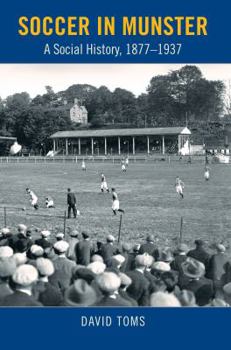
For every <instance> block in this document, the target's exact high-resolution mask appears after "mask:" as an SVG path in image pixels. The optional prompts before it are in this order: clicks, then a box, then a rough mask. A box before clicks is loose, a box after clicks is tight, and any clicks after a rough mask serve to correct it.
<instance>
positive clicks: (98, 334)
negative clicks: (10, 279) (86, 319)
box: [0, 0, 231, 350]
mask: <svg viewBox="0 0 231 350" xmlns="http://www.w3.org/2000/svg"><path fill="white" fill-rule="evenodd" d="M21 15H28V16H32V15H38V16H45V15H52V16H56V15H63V16H68V15H86V16H88V17H96V16H97V15H102V16H103V15H107V16H110V15H114V16H116V17H120V16H131V15H133V16H135V15H137V16H138V15H143V16H144V15H149V16H150V15H154V16H157V15H159V16H161V15H162V16H166V15H171V16H174V15H194V16H197V15H201V16H207V17H208V19H209V27H208V31H209V35H208V36H207V37H198V38H196V37H188V38H185V37H181V38H177V39H176V41H177V42H178V41H179V39H181V41H182V42H184V43H185V48H186V49H184V51H183V53H182V55H181V56H174V57H173V56H153V57H152V60H151V59H150V57H149V58H147V57H146V60H145V57H144V56H142V57H131V56H130V57H126V59H127V60H126V61H125V59H124V58H123V62H128V63H136V62H139V63H145V62H150V63H155V62H159V63H175V62H179V63H231V45H230V44H231V43H230V33H231V31H230V27H229V26H230V4H228V2H227V1H224V0H220V1H219V2H218V1H215V2H212V1H208V0H204V1H202V0H200V1H198V0H194V1H191V2H189V1H182V0H175V1H173V0H165V1H157V0H156V1H155V0H152V1H150V0H142V1H140V2H136V3H135V2H133V1H131V0H123V1H122V0H117V1H105V0H99V1H93V0H88V1H86V0H84V1H83V0H65V1H64V0H62V1H61V0H56V1H54V0H49V1H48V0H46V1H45V0H40V1H37V2H35V1H26V0H21V1H18V2H16V1H15V2H12V1H6V2H4V4H1V12H0V36H1V43H0V63H13V62H14V63H43V62H44V63H45V62H50V63H54V62H56V63H66V62H72V63H75V62H76V63H78V62H82V61H83V60H82V59H84V62H92V63H93V62H94V63H95V62H105V63H109V61H108V58H107V57H105V58H103V57H98V59H96V58H94V61H93V57H81V61H80V59H79V58H78V57H66V58H65V57H56V60H54V56H52V58H51V57H49V56H43V55H42V54H41V44H42V43H45V42H48V41H51V42H53V41H56V39H53V38H50V39H49V38H42V37H28V38H27V37H24V38H23V37H20V36H19V35H17V20H18V17H19V16H21ZM93 39H94V41H95V42H96V43H97V42H101V41H102V40H103V41H104V42H105V43H123V41H125V40H126V41H128V40H129V38H124V37H119V36H116V37H107V38H97V37H93V36H91V41H92V40H93ZM174 39H175V38H173V37H172V38H171V39H170V38H169V39H168V40H167V41H174ZM83 40H84V37H83V38H81V41H83ZM85 40H90V39H89V37H86V38H85ZM130 40H132V41H135V40H136V39H135V38H134V37H132V38H130ZM147 40H148V38H145V39H143V41H144V42H145V41H147ZM150 40H155V38H151V39H150ZM159 40H160V39H159ZM70 41H73V38H71V39H68V38H63V39H60V38H59V39H58V42H63V43H65V44H68V43H69V42H70ZM137 41H139V42H141V38H138V39H137ZM165 41H166V40H165ZM131 59H132V61H131ZM148 59H149V60H148ZM129 60H130V61H129ZM110 62H113V60H112V61H110ZM115 62H119V61H118V60H116V61H115ZM1 83H2V84H4V82H3V81H2V82H1ZM81 314H84V315H93V316H94V315H112V316H113V315H114V316H115V315H145V316H146V326H145V327H143V328H142V327H140V328H138V329H137V328H119V327H117V326H114V327H111V328H89V327H88V328H81V327H80V316H81ZM230 323H231V311H230V309H218V308H210V309H206V308H200V309H199V308H194V309H189V308H188V309H180V308H179V309H149V308H145V309H143V308H138V309H105V308H104V309H92V308H84V309H64V308H57V309H52V308H50V309H45V308H44V309H22V308H20V309H1V310H0V324H1V328H0V332H1V333H0V334H1V341H0V344H1V349H4V348H6V349H18V348H28V347H29V348H33V349H34V348H39V349H46V348H49V349H79V348H80V347H82V348H83V349H84V350H85V349H96V348H100V349H102V350H103V349H111V348H117V349H124V348H132V349H144V348H150V349H155V348H160V349H161V350H162V349H172V348H177V349H186V348H190V347H192V348H195V349H196V347H197V348H202V347H203V348H204V349H218V348H220V349H224V348H229V328H230ZM80 343H81V344H80Z"/></svg>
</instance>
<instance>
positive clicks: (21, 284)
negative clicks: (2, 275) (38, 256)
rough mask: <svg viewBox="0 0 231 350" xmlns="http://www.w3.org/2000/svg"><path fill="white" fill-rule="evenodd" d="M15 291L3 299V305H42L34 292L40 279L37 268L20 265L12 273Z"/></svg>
mask: <svg viewBox="0 0 231 350" xmlns="http://www.w3.org/2000/svg"><path fill="white" fill-rule="evenodd" d="M12 280H13V283H14V293H13V294H10V295H8V296H6V297H5V298H3V299H2V300H1V303H0V304H1V306H42V304H41V303H39V302H38V301H37V300H36V299H35V297H34V296H33V294H32V291H33V287H34V284H35V283H36V282H37V280H38V272H37V269H36V268H35V267H34V266H32V265H20V266H18V267H17V268H16V271H15V272H14V273H13V275H12Z"/></svg>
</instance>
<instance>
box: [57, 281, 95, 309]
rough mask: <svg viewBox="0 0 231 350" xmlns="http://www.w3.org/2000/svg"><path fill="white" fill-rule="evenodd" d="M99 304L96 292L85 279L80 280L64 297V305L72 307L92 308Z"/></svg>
mask: <svg viewBox="0 0 231 350" xmlns="http://www.w3.org/2000/svg"><path fill="white" fill-rule="evenodd" d="M96 302H97V295H96V292H95V290H94V289H93V288H92V287H91V286H90V285H89V284H88V283H87V282H86V281H85V280H83V279H78V280H76V281H75V282H74V284H73V285H71V286H70V287H69V288H68V289H67V290H66V291H65V295H64V305H65V306H72V307H86V306H91V305H93V304H94V303H96Z"/></svg>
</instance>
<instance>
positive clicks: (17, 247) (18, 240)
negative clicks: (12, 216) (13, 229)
mask: <svg viewBox="0 0 231 350" xmlns="http://www.w3.org/2000/svg"><path fill="white" fill-rule="evenodd" d="M32 244H33V241H32V240H31V239H30V238H29V237H27V226H25V225H23V224H20V225H18V234H16V235H13V236H12V237H11V238H10V239H9V246H10V247H11V248H12V249H13V250H14V252H15V253H23V252H26V251H27V250H28V249H29V248H30V246H31V245H32Z"/></svg>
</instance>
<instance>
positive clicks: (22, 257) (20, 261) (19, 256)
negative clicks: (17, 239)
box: [13, 253, 28, 266]
mask: <svg viewBox="0 0 231 350" xmlns="http://www.w3.org/2000/svg"><path fill="white" fill-rule="evenodd" d="M13 259H14V261H15V263H16V266H20V265H24V264H26V263H27V261H28V258H27V255H26V253H15V254H14V255H13Z"/></svg>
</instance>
